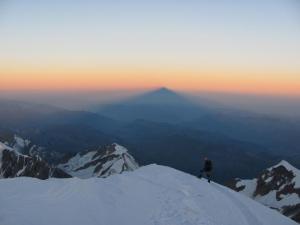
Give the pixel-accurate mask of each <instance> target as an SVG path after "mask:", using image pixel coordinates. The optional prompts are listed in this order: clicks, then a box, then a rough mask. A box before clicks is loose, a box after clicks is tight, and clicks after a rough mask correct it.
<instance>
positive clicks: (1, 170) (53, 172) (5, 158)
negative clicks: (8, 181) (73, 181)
mask: <svg viewBox="0 0 300 225" xmlns="http://www.w3.org/2000/svg"><path fill="white" fill-rule="evenodd" d="M21 176H27V177H35V178H39V179H47V178H50V177H57V178H67V177H71V176H70V175H69V174H67V173H65V172H64V171H62V170H60V169H58V168H54V167H51V166H50V165H49V164H48V163H47V162H46V161H44V160H42V159H41V158H40V157H38V156H28V155H24V154H21V153H19V152H17V151H16V150H15V149H13V148H10V147H9V146H7V145H5V144H3V143H1V142H0V178H13V177H21Z"/></svg>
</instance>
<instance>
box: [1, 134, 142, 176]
mask: <svg viewBox="0 0 300 225" xmlns="http://www.w3.org/2000/svg"><path fill="white" fill-rule="evenodd" d="M15 139H16V140H17V142H16V143H15V145H14V146H13V147H9V146H8V145H7V144H4V143H2V142H0V178H13V177H23V176H25V177H35V178H39V179H48V178H50V177H56V178H69V177H79V178H90V177H108V176H110V175H113V174H119V173H122V172H124V171H132V170H135V169H137V168H138V167H139V166H138V164H137V162H136V161H135V159H134V158H133V157H132V156H131V155H130V154H129V153H128V150H127V149H126V148H124V147H122V146H120V145H118V144H111V145H107V146H104V147H101V148H99V149H98V150H95V151H85V152H81V153H77V154H76V155H75V156H69V157H62V158H61V159H60V160H61V163H60V164H58V165H57V166H54V165H50V164H49V163H48V162H47V161H46V160H45V159H42V158H41V156H40V155H43V151H44V150H41V151H39V152H34V154H33V155H32V153H33V152H32V151H29V152H28V155H26V154H23V153H21V152H24V150H25V149H28V148H27V147H28V146H29V143H30V141H28V140H24V139H22V138H20V137H17V136H15ZM34 148H35V147H34V146H33V147H32V148H30V150H32V149H34ZM20 151H21V152H20ZM60 156H61V155H60Z"/></svg>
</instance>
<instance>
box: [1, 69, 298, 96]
mask: <svg viewBox="0 0 300 225" xmlns="http://www.w3.org/2000/svg"><path fill="white" fill-rule="evenodd" d="M35 69H36V68H35ZM45 71H47V72H45ZM99 71H100V72H99ZM1 74H2V75H1V77H0V78H1V82H0V90H47V91H49V90H83V91H84V90H114V89H149V88H155V87H160V86H166V87H169V88H172V89H177V90H190V91H217V92H238V93H253V94H280V95H300V77H299V76H298V74H297V73H291V72H289V73H288V75H287V73H283V72H281V73H279V72H277V73H270V72H269V73H266V72H261V73H259V72H254V71H253V72H248V73H243V72H242V71H236V72H232V71H225V70H220V71H210V70H203V71H189V70H186V69H183V68H177V69H176V68H173V69H172V70H171V69H170V70H168V69H162V68H155V69H153V68H152V69H149V68H135V69H129V68H120V69H115V70H112V69H105V68H102V69H101V70H100V69H95V68H93V69H76V70H75V69H74V70H68V71H67V72H66V71H64V70H61V72H60V71H59V70H57V71H55V70H53V69H52V70H46V69H45V68H41V70H40V71H39V70H34V71H33V70H32V71H30V70H28V72H27V74H26V75H24V74H23V73H22V75H20V74H21V73H20V72H19V71H17V70H15V71H14V70H6V72H5V73H3V72H2V73H1ZM262 74H263V75H262Z"/></svg>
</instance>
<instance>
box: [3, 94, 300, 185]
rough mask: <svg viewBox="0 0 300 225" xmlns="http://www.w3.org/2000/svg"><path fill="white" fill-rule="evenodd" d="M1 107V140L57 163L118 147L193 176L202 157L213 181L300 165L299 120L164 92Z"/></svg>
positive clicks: (142, 159)
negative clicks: (20, 143)
mask: <svg viewBox="0 0 300 225" xmlns="http://www.w3.org/2000/svg"><path fill="white" fill-rule="evenodd" d="M0 106H1V107H0V141H2V142H5V141H7V142H8V143H12V144H13V142H14V140H13V139H14V136H15V135H18V136H20V137H23V139H27V140H30V143H31V145H34V146H36V147H35V148H34V149H32V150H31V151H32V152H36V153H37V152H40V153H39V154H42V157H43V158H45V159H47V161H48V162H49V163H51V164H55V165H57V164H58V163H60V160H61V158H62V157H63V156H66V157H69V156H70V155H72V156H73V155H74V154H76V153H78V152H82V151H83V150H91V149H98V147H99V146H106V145H110V144H111V143H119V144H121V145H123V146H126V147H128V148H129V149H130V151H131V153H132V154H133V156H134V158H136V159H137V161H138V162H139V163H140V164H141V165H145V164H150V163H159V164H162V165H167V166H171V167H174V168H177V169H180V170H182V171H185V172H188V173H191V174H194V175H198V173H199V171H200V170H201V167H202V161H203V157H204V156H208V157H209V158H211V159H212V160H213V161H214V164H215V165H216V167H215V168H216V169H215V171H214V179H216V180H218V181H219V182H224V181H226V180H228V179H230V178H233V177H242V178H245V177H252V176H254V175H255V174H257V173H258V172H259V171H261V170H263V169H264V168H266V167H269V166H271V165H273V164H274V163H275V162H276V161H278V160H280V159H283V158H284V159H287V160H288V161H290V162H291V163H293V164H294V165H295V166H298V167H300V153H299V151H298V146H299V145H300V122H298V121H293V120H289V119H286V118H276V117H270V116H266V115H259V114H254V113H249V112H245V111H241V110H234V109H228V108H225V107H224V106H220V105H216V104H214V103H212V102H209V101H207V100H205V99H203V101H202V102H201V103H195V102H194V101H193V100H191V98H189V97H188V96H184V95H182V94H180V93H177V92H174V91H172V90H169V89H166V88H161V89H158V90H154V91H151V92H148V93H145V94H142V95H139V96H136V97H132V98H129V99H127V100H123V101H120V102H115V103H111V104H109V105H100V106H96V107H93V110H94V112H86V111H70V110H65V109H61V108H57V107H52V106H48V105H36V104H31V103H24V102H17V101H8V100H0ZM95 109H96V110H95ZM10 146H11V145H10ZM24 154H27V152H25V153H24ZM252 165H256V166H255V168H253V166H252ZM237 167H238V168H239V169H238V170H237V169H236V168H237Z"/></svg>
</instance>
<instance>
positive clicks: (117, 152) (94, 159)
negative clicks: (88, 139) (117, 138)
mask: <svg viewBox="0 0 300 225" xmlns="http://www.w3.org/2000/svg"><path fill="white" fill-rule="evenodd" d="M58 168H60V169H62V170H64V171H65V172H66V173H68V174H71V175H72V176H75V177H79V178H89V177H107V176H110V175H112V174H118V173H122V172H124V171H132V170H135V169H137V168H138V164H137V163H136V161H135V160H134V158H133V157H132V156H131V155H130V154H129V153H128V151H127V149H126V148H124V147H122V146H120V145H118V144H111V145H107V146H104V147H101V148H99V149H98V150H95V151H85V152H81V153H77V154H76V155H75V156H73V157H71V158H69V159H67V160H66V161H65V162H64V163H61V164H59V165H58Z"/></svg>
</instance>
